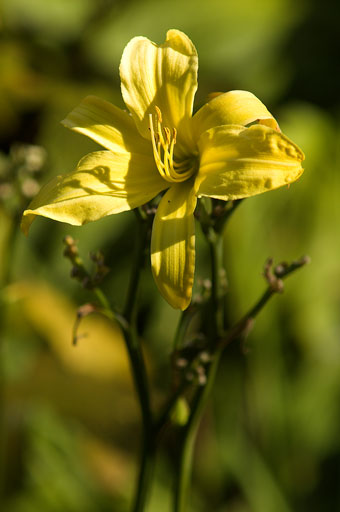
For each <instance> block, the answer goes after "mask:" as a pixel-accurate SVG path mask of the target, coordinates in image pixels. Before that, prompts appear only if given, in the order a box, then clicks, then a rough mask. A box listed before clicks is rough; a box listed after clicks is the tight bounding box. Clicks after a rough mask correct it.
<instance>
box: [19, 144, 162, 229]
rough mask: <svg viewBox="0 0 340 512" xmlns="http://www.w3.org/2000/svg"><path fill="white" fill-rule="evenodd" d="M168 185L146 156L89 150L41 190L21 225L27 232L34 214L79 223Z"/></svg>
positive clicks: (134, 202) (124, 206)
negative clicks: (75, 164)
mask: <svg viewBox="0 0 340 512" xmlns="http://www.w3.org/2000/svg"><path fill="white" fill-rule="evenodd" d="M168 186H169V184H168V183H167V182H165V181H164V180H163V179H162V178H161V177H160V176H159V174H158V172H157V170H155V166H154V162H153V159H152V158H151V157H149V156H146V155H140V154H130V153H121V154H119V155H115V154H113V153H111V152H110V151H97V152H95V153H90V154H89V155H87V156H85V157H84V158H82V160H80V162H79V164H78V166H77V168H76V170H75V171H73V172H71V173H70V174H66V175H64V176H57V177H56V178H54V179H53V180H52V181H50V182H49V183H47V184H46V185H45V186H44V187H43V188H42V189H41V190H40V192H39V193H38V195H37V196H36V197H35V198H34V199H33V201H32V202H31V204H30V205H29V207H28V209H27V210H25V212H24V216H23V219H22V223H21V228H22V230H23V231H24V233H25V234H27V233H28V230H29V227H30V225H31V224H32V222H33V220H34V218H35V216H36V215H41V216H43V217H48V218H50V219H54V220H58V221H60V222H67V223H68V224H73V225H75V226H80V225H82V224H86V223H87V222H90V221H94V220H97V219H101V218H102V217H105V216H106V215H111V214H113V213H119V212H122V211H125V210H132V209H133V208H136V207H137V206H140V205H142V204H144V203H146V202H148V201H150V200H151V199H152V198H153V197H155V196H156V195H157V194H158V193H159V192H161V191H162V190H164V189H165V188H167V187H168Z"/></svg>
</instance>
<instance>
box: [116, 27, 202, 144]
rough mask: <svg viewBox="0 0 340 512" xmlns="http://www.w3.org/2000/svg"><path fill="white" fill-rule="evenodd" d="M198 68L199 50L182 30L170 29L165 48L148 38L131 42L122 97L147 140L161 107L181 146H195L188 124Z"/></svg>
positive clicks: (122, 75)
mask: <svg viewBox="0 0 340 512" xmlns="http://www.w3.org/2000/svg"><path fill="white" fill-rule="evenodd" d="M197 69H198V57H197V52H196V48H195V46H194V45H193V43H192V42H191V41H190V39H189V38H188V37H187V36H186V35H185V34H183V33H182V32H180V31H178V30H169V31H168V32H167V35H166V40H165V42H164V43H163V44H161V45H157V44H155V43H153V42H151V41H150V40H149V39H146V38H145V37H135V38H133V39H132V40H131V41H130V42H129V43H128V45H127V46H126V48H125V49H124V52H123V56H122V60H121V64H120V78H121V82H122V84H121V85H122V94H123V98H124V101H125V103H126V105H127V107H128V108H129V110H130V112H131V113H132V115H133V117H134V119H135V122H136V125H137V128H138V130H139V131H140V133H141V134H142V135H143V137H146V138H148V139H149V138H150V134H149V114H154V113H155V106H157V107H158V108H159V109H160V111H161V113H162V117H163V122H164V126H166V127H168V128H170V129H172V128H176V129H177V131H178V139H177V140H178V144H180V143H181V142H182V144H184V145H186V146H187V147H191V145H190V144H191V143H190V139H189V135H188V129H187V125H188V123H189V120H190V118H191V115H192V107H193V101H194V95H195V92H196V89H197ZM178 144H177V148H178Z"/></svg>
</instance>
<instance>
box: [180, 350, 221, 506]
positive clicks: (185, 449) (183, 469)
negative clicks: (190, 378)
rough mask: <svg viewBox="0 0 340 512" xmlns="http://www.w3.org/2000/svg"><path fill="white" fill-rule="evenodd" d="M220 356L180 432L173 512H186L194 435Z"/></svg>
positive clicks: (197, 394)
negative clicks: (179, 451)
mask: <svg viewBox="0 0 340 512" xmlns="http://www.w3.org/2000/svg"><path fill="white" fill-rule="evenodd" d="M220 356H221V351H218V352H216V353H215V356H214V360H213V362H212V363H211V364H210V366H209V368H208V370H207V382H206V384H205V386H202V387H200V388H199V389H198V391H197V393H196V395H195V398H194V401H193V404H192V409H191V414H190V417H189V420H188V423H187V424H186V426H185V427H184V430H183V432H182V436H181V447H180V449H181V453H180V460H179V468H178V478H177V480H176V487H175V503H174V512H186V511H187V500H188V490H189V487H190V479H191V472H192V461H193V451H194V446H195V440H196V434H197V430H198V426H199V424H200V421H201V417H202V414H203V412H204V410H205V407H206V405H207V402H208V399H209V396H210V392H211V390H212V387H213V384H214V381H215V376H216V371H217V368H218V364H219V360H220Z"/></svg>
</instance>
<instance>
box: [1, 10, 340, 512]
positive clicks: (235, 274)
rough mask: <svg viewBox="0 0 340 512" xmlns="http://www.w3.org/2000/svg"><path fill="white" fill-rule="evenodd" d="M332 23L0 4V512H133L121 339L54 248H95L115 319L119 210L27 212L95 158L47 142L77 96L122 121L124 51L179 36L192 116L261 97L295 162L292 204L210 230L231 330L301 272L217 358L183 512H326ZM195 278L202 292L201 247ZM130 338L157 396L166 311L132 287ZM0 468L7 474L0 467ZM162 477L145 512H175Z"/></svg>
mask: <svg viewBox="0 0 340 512" xmlns="http://www.w3.org/2000/svg"><path fill="white" fill-rule="evenodd" d="M339 16H340V7H339V4H337V3H336V2H335V1H334V2H332V1H331V0H324V1H323V2H322V5H321V6H320V2H317V1H315V0H309V1H307V0H305V1H303V0H301V1H298V2H297V1H295V2H294V1H293V0H257V1H256V2H255V1H252V0H228V1H226V0H210V2H197V1H195V0H186V2H183V0H172V1H171V2H162V1H160V0H140V1H137V0H124V1H123V0H112V1H110V0H49V1H48V2H47V1H46V0H2V2H1V5H0V31H1V34H0V149H1V153H0V284H1V296H0V338H1V400H0V402H1V407H0V410H1V432H2V435H1V439H2V447H1V451H2V453H3V454H5V457H2V467H1V473H0V482H1V489H2V494H3V496H4V497H5V498H4V500H5V501H3V507H2V508H1V510H5V511H6V512H37V511H39V512H40V511H42V512H93V511H100V512H104V511H117V512H126V511H128V510H129V503H130V499H131V493H132V491H133V486H134V478H135V471H136V460H137V452H138V432H139V425H140V417H139V410H138V407H137V404H136V401H135V395H134V391H133V388H132V384H131V379H130V374H129V368H128V362H127V359H126V355H125V349H124V344H123V342H122V339H121V336H120V333H119V329H118V328H115V326H112V325H111V324H108V323H107V322H105V320H104V319H102V318H100V317H99V316H98V317H96V316H90V317H88V318H86V319H85V320H84V322H83V323H82V324H81V327H80V332H81V333H82V334H83V335H84V336H82V337H81V338H80V339H79V341H78V345H77V347H74V346H72V344H71V339H72V329H73V325H74V321H75V315H76V310H77V307H79V306H80V305H81V304H84V303H86V302H88V301H91V300H92V295H91V294H90V293H89V292H87V291H86V290H84V289H82V288H81V286H80V285H79V284H78V283H77V282H75V281H74V280H72V279H71V278H70V262H69V261H67V260H66V259H65V258H64V257H63V254H62V253H63V243H62V240H63V238H64V236H65V235H67V234H70V235H72V236H73V237H74V238H75V239H76V240H77V241H78V244H79V248H80V251H81V254H82V256H83V257H84V260H85V261H86V264H88V265H89V266H90V265H91V262H90V260H89V258H88V254H89V252H90V251H96V250H98V249H101V250H102V251H103V253H104V255H105V259H106V262H107V264H108V265H109V267H110V268H111V271H110V273H109V274H108V276H107V277H106V279H105V282H104V285H103V287H104V289H105V291H106V292H107V294H108V295H109V296H110V298H111V300H112V302H113V303H114V304H116V305H118V306H119V305H120V304H122V302H123V300H124V293H125V289H126V282H127V278H128V274H129V265H130V256H131V253H132V247H133V238H134V236H133V234H134V232H135V231H134V230H135V229H136V226H135V218H134V215H133V214H132V213H124V214H121V215H119V216H111V217H107V218H105V219H102V220H101V221H98V222H96V223H93V224H89V225H87V226H84V227H82V228H75V227H71V226H67V225H63V224H58V223H56V222H53V221H50V220H47V219H42V218H38V219H37V220H36V221H35V223H34V225H33V226H32V229H31V232H30V235H29V237H28V238H27V239H26V238H25V237H24V235H23V234H22V233H20V231H19V230H18V223H19V220H20V216H21V213H22V211H23V209H24V208H25V207H26V206H27V204H28V202H29V200H30V197H32V196H34V195H35V193H36V192H37V190H38V189H39V186H40V185H41V184H42V183H45V182H46V181H47V180H48V179H49V178H51V177H52V176H54V175H55V174H57V173H58V174H59V173H64V172H69V171H71V170H72V168H73V167H74V166H75V165H76V163H77V161H78V159H79V158H80V157H81V156H83V155H84V154H86V153H88V152H90V151H92V150H94V149H96V145H95V144H94V143H92V142H91V141H89V140H87V139H86V138H85V137H82V136H80V135H77V134H75V133H71V132H69V131H68V130H66V129H65V128H63V127H62V126H61V125H60V123H59V122H60V120H62V119H63V118H64V117H65V115H66V114H67V113H68V112H69V111H70V110H71V109H72V108H73V107H74V106H75V105H77V104H78V103H79V102H80V100H81V99H82V98H83V97H84V96H86V95H87V94H95V95H98V96H101V97H102V98H104V99H106V100H108V101H111V102H113V103H115V104H116V105H118V106H121V107H123V103H122V99H121V95H120V89H119V74H118V66H119V61H120V57H121V54H122V51H123V48H124V46H125V45H126V43H127V42H128V41H129V40H130V38H132V37H133V36H136V35H144V36H147V37H149V38H150V39H152V40H154V41H156V42H158V43H161V42H163V41H164V37H165V32H166V30H167V29H169V28H178V29H180V30H183V31H184V32H186V33H187V34H188V35H189V37H190V38H191V39H192V41H193V42H194V43H195V45H196V47H197V50H198V54H199V64H200V68H199V90H198V93H197V96H196V108H198V107H199V106H200V105H202V104H203V102H204V101H205V99H206V97H207V95H208V93H209V92H212V91H228V90H231V89H245V90H249V91H251V92H253V93H254V94H256V95H257V96H258V97H259V98H260V99H261V100H262V101H263V102H264V103H265V104H266V105H267V106H268V108H269V110H270V111H271V112H272V113H273V114H274V115H275V117H276V118H277V119H278V121H279V123H280V125H281V128H282V130H283V132H284V133H285V134H286V135H288V136H289V137H290V138H291V139H293V140H294V141H295V142H296V143H297V144H299V145H300V146H301V147H302V149H303V150H304V152H305V154H306V161H305V173H304V174H303V176H302V178H301V179H300V180H299V182H298V183H296V184H294V185H292V186H291V187H290V189H289V190H288V189H280V190H278V191H274V192H272V193H270V194H264V195H261V196H257V197H254V198H251V199H247V200H246V201H244V202H243V204H242V205H241V206H240V207H239V209H238V210H237V212H236V213H235V215H234V217H233V218H232V221H231V222H230V224H229V226H228V229H227V231H226V233H225V248H226V262H225V263H226V268H227V273H228V278H229V293H228V301H229V303H230V308H229V315H230V319H231V321H235V320H237V319H238V318H239V317H240V316H241V315H242V314H243V313H244V312H245V311H246V310H247V309H248V308H249V307H250V306H251V305H252V304H253V303H254V302H255V301H256V300H257V298H258V297H259V296H260V294H261V293H262V291H263V289H264V286H265V283H264V281H263V278H262V276H261V272H262V268H263V264H264V261H265V259H266V258H267V257H268V256H272V257H273V258H274V260H275V261H276V262H279V261H285V260H287V261H290V260H292V259H294V258H297V257H300V256H302V255H303V254H305V253H307V254H309V255H310V256H311V258H312V264H311V265H309V266H308V267H306V268H304V269H302V270H300V271H299V272H298V273H296V274H294V275H293V276H292V277H290V278H289V279H288V280H287V282H286V290H285V293H284V294H283V295H282V296H276V297H274V298H273V300H272V301H271V302H270V304H269V305H268V307H267V308H266V309H265V310H264V311H263V312H262V313H261V314H260V315H259V317H258V319H257V322H256V325H255V328H254V330H253V332H252V333H251V335H250V337H249V338H248V340H247V348H248V350H247V354H246V355H245V354H244V353H243V352H242V350H241V349H240V347H238V346H236V345H235V346H233V347H230V348H229V349H228V350H227V351H226V353H225V356H224V359H223V362H222V365H221V368H220V372H219V374H218V378H217V384H216V387H215V391H214V394H213V398H212V401H211V404H210V406H209V408H208V411H207V413H206V415H205V418H204V420H203V423H202V426H201V429H200V432H199V438H198V443H197V450H196V457H195V468H194V475H193V491H192V506H191V508H189V509H188V512H190V511H195V512H200V511H201V512H204V511H208V510H209V511H210V510H214V511H216V512H293V511H299V512H300V511H309V512H314V511H320V510H322V511H329V512H331V511H332V512H333V511H335V510H340V429H339V425H340V345H339V341H340V316H339V307H340V265H339V254H340V251H339V249H340V239H339V225H340V201H339V197H340V195H339V194H340V172H339V171H340V161H339V159H340V145H339V142H340V109H339V107H340V103H339V90H340V71H339V54H340V38H339V35H338V33H339V32H338V20H339ZM197 238H198V241H197V247H198V265H197V272H196V280H198V279H200V278H201V279H204V278H206V277H207V276H208V275H209V270H208V265H207V255H208V254H207V248H206V247H205V243H204V240H203V239H202V236H201V235H200V233H198V237H197ZM142 290H143V293H142V294H141V297H140V302H141V313H140V329H141V332H142V336H143V339H144V346H145V350H146V353H147V358H148V362H149V368H150V372H151V375H152V380H153V383H154V386H157V388H158V391H157V392H156V396H155V402H156V403H158V402H159V401H160V400H161V399H162V390H163V389H164V388H166V386H167V384H168V382H164V377H163V381H162V379H161V377H162V375H163V376H164V374H166V370H165V368H166V366H167V364H168V359H169V354H170V351H171V340H172V335H173V331H174V326H175V324H176V321H177V319H178V315H179V313H178V312H176V311H173V310H172V309H171V308H170V306H168V305H167V304H166V303H165V302H164V300H163V299H162V298H161V297H160V296H159V295H158V293H157V291H156V288H155V285H154V283H153V281H152V279H151V277H150V269H149V267H148V268H146V270H145V271H144V273H143V281H142ZM3 459H5V460H3ZM171 464H172V460H171V457H170V455H169V450H168V449H167V446H166V443H165V446H164V447H163V451H162V453H161V454H160V456H159V458H158V461H157V472H156V480H155V483H154V486H153V492H152V497H151V501H150V505H149V507H148V509H147V512H159V511H162V512H163V511H165V512H167V511H170V496H171V491H172V480H171Z"/></svg>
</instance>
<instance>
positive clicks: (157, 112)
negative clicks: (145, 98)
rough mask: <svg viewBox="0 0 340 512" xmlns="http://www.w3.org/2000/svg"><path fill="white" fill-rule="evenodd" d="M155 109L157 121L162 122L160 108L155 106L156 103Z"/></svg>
mask: <svg viewBox="0 0 340 512" xmlns="http://www.w3.org/2000/svg"><path fill="white" fill-rule="evenodd" d="M155 110H156V114H157V117H158V121H159V122H160V123H162V122H163V120H162V112H161V111H160V109H159V108H158V107H157V105H156V106H155Z"/></svg>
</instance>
